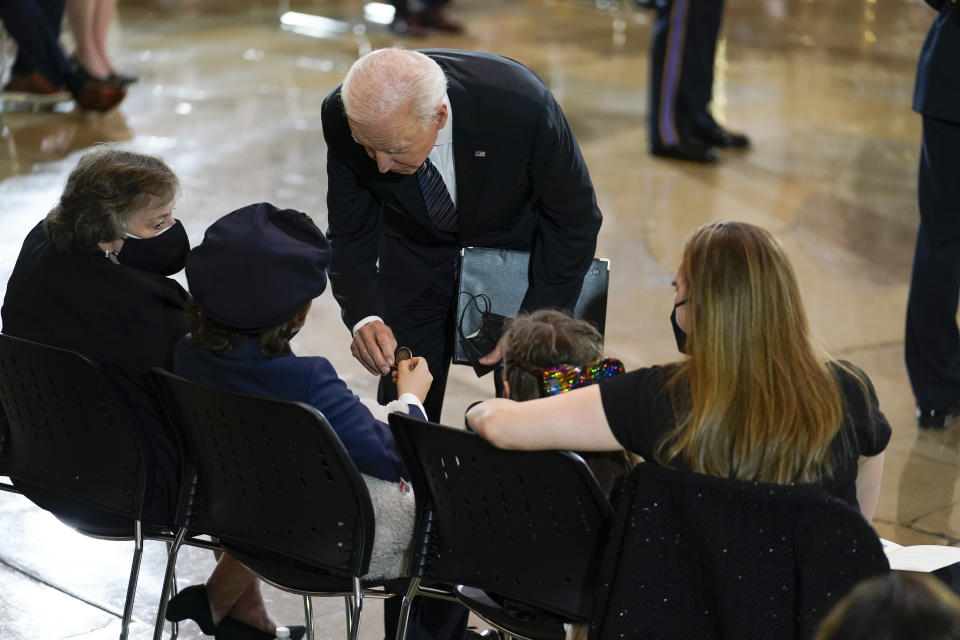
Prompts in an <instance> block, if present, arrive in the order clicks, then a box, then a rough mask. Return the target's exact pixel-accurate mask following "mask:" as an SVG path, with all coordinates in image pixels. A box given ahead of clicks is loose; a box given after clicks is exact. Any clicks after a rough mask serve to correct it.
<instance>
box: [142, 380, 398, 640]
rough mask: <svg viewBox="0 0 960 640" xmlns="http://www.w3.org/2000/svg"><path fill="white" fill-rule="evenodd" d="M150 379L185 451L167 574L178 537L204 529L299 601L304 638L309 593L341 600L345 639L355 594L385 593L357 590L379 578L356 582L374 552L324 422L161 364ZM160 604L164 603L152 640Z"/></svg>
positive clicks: (351, 482)
mask: <svg viewBox="0 0 960 640" xmlns="http://www.w3.org/2000/svg"><path fill="white" fill-rule="evenodd" d="M151 376H152V378H153V381H154V385H155V387H156V389H157V392H158V395H159V396H160V399H161V402H162V403H163V405H164V407H165V408H166V410H167V413H168V417H169V418H170V422H171V424H172V425H173V426H174V428H175V429H176V430H177V431H178V432H179V433H180V439H181V441H182V445H183V452H182V453H183V456H184V465H183V470H184V473H183V476H182V478H181V494H180V499H179V506H178V508H177V516H176V519H177V524H178V525H179V527H180V529H179V530H178V532H177V535H176V538H175V539H174V543H173V549H172V550H171V553H170V558H169V561H168V565H167V578H166V579H169V578H170V576H172V573H173V570H174V568H175V566H176V559H177V552H178V549H179V545H180V542H181V541H182V539H183V536H184V535H185V534H186V532H187V531H188V530H189V531H196V532H203V533H205V534H209V535H211V536H215V537H217V538H219V540H220V544H221V546H222V548H223V550H224V551H225V552H226V553H229V554H230V555H231V556H233V557H234V558H236V559H237V560H239V561H240V562H241V563H243V564H244V565H246V566H247V567H249V568H250V569H251V570H252V571H254V572H255V573H256V574H258V575H259V576H260V577H261V578H262V579H263V580H265V581H266V582H268V583H270V584H272V585H274V586H276V587H277V588H279V589H283V590H285V591H290V592H293V593H299V594H302V595H303V596H304V611H305V616H306V625H307V637H308V638H312V637H313V624H312V610H311V605H310V596H343V597H344V598H345V602H346V615H347V631H348V634H349V636H350V638H352V639H355V638H356V637H357V633H358V632H359V626H360V616H361V614H362V611H363V599H364V597H365V596H373V597H387V596H390V595H394V594H393V593H390V592H388V591H384V590H373V589H369V588H364V587H365V586H367V587H370V586H373V585H379V586H383V584H384V583H383V582H380V583H371V584H365V583H362V582H361V576H363V575H364V574H365V573H366V572H367V569H368V567H369V564H370V556H371V552H372V549H373V535H374V513H373V506H372V504H371V501H370V494H369V492H368V491H367V487H366V485H365V484H364V482H363V479H362V478H361V476H360V472H359V471H357V468H356V466H355V465H354V463H353V460H352V459H351V458H350V456H349V455H348V454H347V452H346V449H344V447H343V444H342V443H341V442H340V439H339V438H338V437H337V434H336V432H334V430H333V428H332V427H330V425H329V424H328V423H327V421H326V419H325V418H324V417H323V415H321V414H320V412H319V411H317V410H316V409H315V408H313V407H311V406H309V405H307V404H304V403H300V402H289V401H284V400H276V399H272V398H264V397H261V396H254V395H250V394H246V393H239V392H235V391H229V390H226V389H220V388H217V387H211V386H207V385H203V384H198V383H195V382H191V381H188V380H184V379H183V378H180V377H177V376H175V375H173V374H171V373H169V372H167V371H163V370H161V369H153V370H151ZM166 579H165V582H164V585H165V587H166V584H167V582H166ZM164 593H166V588H165V590H164ZM166 607H167V600H166V598H163V599H162V600H161V603H160V610H159V611H158V614H157V625H156V628H155V634H154V638H155V639H156V640H159V638H160V636H161V634H162V631H163V622H164V614H165V612H166Z"/></svg>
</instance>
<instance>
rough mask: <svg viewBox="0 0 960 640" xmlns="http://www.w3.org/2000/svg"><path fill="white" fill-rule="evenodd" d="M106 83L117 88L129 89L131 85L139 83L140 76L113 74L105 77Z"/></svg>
mask: <svg viewBox="0 0 960 640" xmlns="http://www.w3.org/2000/svg"><path fill="white" fill-rule="evenodd" d="M107 82H109V83H110V84H113V85H116V86H118V87H124V88H126V87H129V86H130V85H131V84H135V83H137V82H140V76H134V75H130V74H128V73H118V72H114V73H111V74H110V75H109V76H107Z"/></svg>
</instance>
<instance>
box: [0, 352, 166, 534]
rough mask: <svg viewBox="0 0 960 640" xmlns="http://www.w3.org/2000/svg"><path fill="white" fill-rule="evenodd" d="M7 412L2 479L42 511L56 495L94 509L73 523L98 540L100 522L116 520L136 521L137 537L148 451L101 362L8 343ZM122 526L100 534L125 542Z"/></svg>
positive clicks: (79, 513) (3, 366) (3, 390)
mask: <svg viewBox="0 0 960 640" xmlns="http://www.w3.org/2000/svg"><path fill="white" fill-rule="evenodd" d="M0 406H2V407H3V411H4V412H5V414H6V417H7V423H8V424H7V433H6V435H5V437H4V438H3V439H2V443H0V444H2V447H3V451H2V452H0V460H2V469H0V473H3V474H4V475H7V476H10V478H11V479H12V480H13V482H14V484H16V485H17V486H18V488H20V490H21V491H23V492H24V493H25V494H26V495H27V496H28V497H30V498H31V499H34V501H35V502H37V503H38V504H39V505H40V506H42V507H45V508H51V507H49V506H48V505H47V504H46V503H45V500H44V499H43V498H42V497H41V496H47V495H50V494H53V495H54V496H57V497H58V498H66V499H67V500H69V501H71V502H76V503H77V504H78V505H82V506H84V507H87V508H88V509H89V513H86V512H85V511H84V509H83V508H80V509H77V510H73V509H71V514H70V516H69V517H68V518H67V521H68V522H69V523H70V524H72V525H74V526H76V527H78V528H80V529H89V530H90V531H89V532H90V533H94V534H96V533H98V532H97V529H98V527H99V525H98V515H99V514H110V515H111V516H116V517H119V518H122V519H126V518H129V519H130V520H131V522H130V528H131V530H132V520H135V519H139V518H140V516H141V513H142V509H143V501H144V492H145V477H147V475H146V468H145V463H144V455H143V451H144V449H143V447H144V446H145V445H144V443H143V441H142V438H141V437H140V434H138V432H137V430H136V427H134V426H133V424H132V423H131V421H130V418H129V416H128V415H127V413H126V410H125V408H124V406H123V404H122V403H121V402H120V401H119V400H118V399H117V397H116V395H115V394H114V392H113V390H112V389H111V387H110V386H109V385H108V384H107V382H106V381H105V379H104V377H103V374H102V372H101V370H100V367H99V366H98V365H97V364H96V363H95V362H93V361H92V360H90V359H89V358H87V357H86V356H84V355H82V354H80V353H77V352H75V351H70V350H68V349H60V348H57V347H51V346H48V345H43V344H39V343H36V342H31V341H29V340H23V339H21V338H15V337H13V336H9V335H0ZM151 477H152V476H151ZM56 502H57V504H61V503H62V500H59V499H58V500H57V501H56ZM51 510H54V509H51ZM54 515H58V516H62V515H63V514H60V513H57V511H56V510H54ZM87 516H89V518H88V517H87ZM112 520H113V519H111V521H112ZM114 524H115V522H112V523H111V527H110V528H111V531H102V532H99V533H102V534H103V535H112V534H120V533H121V532H119V531H113V530H112V528H113V525H114Z"/></svg>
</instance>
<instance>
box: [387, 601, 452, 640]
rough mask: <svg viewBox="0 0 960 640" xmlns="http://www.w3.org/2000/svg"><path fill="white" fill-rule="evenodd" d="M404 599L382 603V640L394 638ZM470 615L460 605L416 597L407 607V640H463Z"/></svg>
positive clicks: (392, 639)
mask: <svg viewBox="0 0 960 640" xmlns="http://www.w3.org/2000/svg"><path fill="white" fill-rule="evenodd" d="M402 602H403V598H401V597H400V596H395V597H393V598H388V599H387V601H386V602H384V603H383V628H384V636H385V640H394V638H396V637H397V624H398V623H399V620H400V605H401V603H402ZM469 615H470V611H469V610H467V608H466V607H464V606H463V605H460V604H457V603H456V602H450V601H448V600H438V599H437V598H424V597H419V598H416V599H415V600H414V601H413V605H412V606H411V607H410V622H409V624H408V625H407V639H408V640H462V639H463V637H464V635H465V634H466V630H467V618H468V617H469Z"/></svg>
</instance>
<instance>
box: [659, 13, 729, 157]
mask: <svg viewBox="0 0 960 640" xmlns="http://www.w3.org/2000/svg"><path fill="white" fill-rule="evenodd" d="M722 17H723V0H670V1H669V2H666V3H664V4H663V5H658V7H657V17H656V20H655V21H654V23H653V37H652V38H651V39H650V113H649V127H650V143H651V144H661V145H665V146H673V145H676V144H678V143H680V142H685V141H687V140H689V139H690V138H691V137H693V136H694V134H695V130H696V129H698V128H707V127H708V126H709V125H712V124H713V117H712V116H711V115H710V111H709V106H710V99H711V97H712V95H713V66H714V59H715V57H716V51H717V36H718V35H719V33H720V21H721V18H722Z"/></svg>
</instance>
